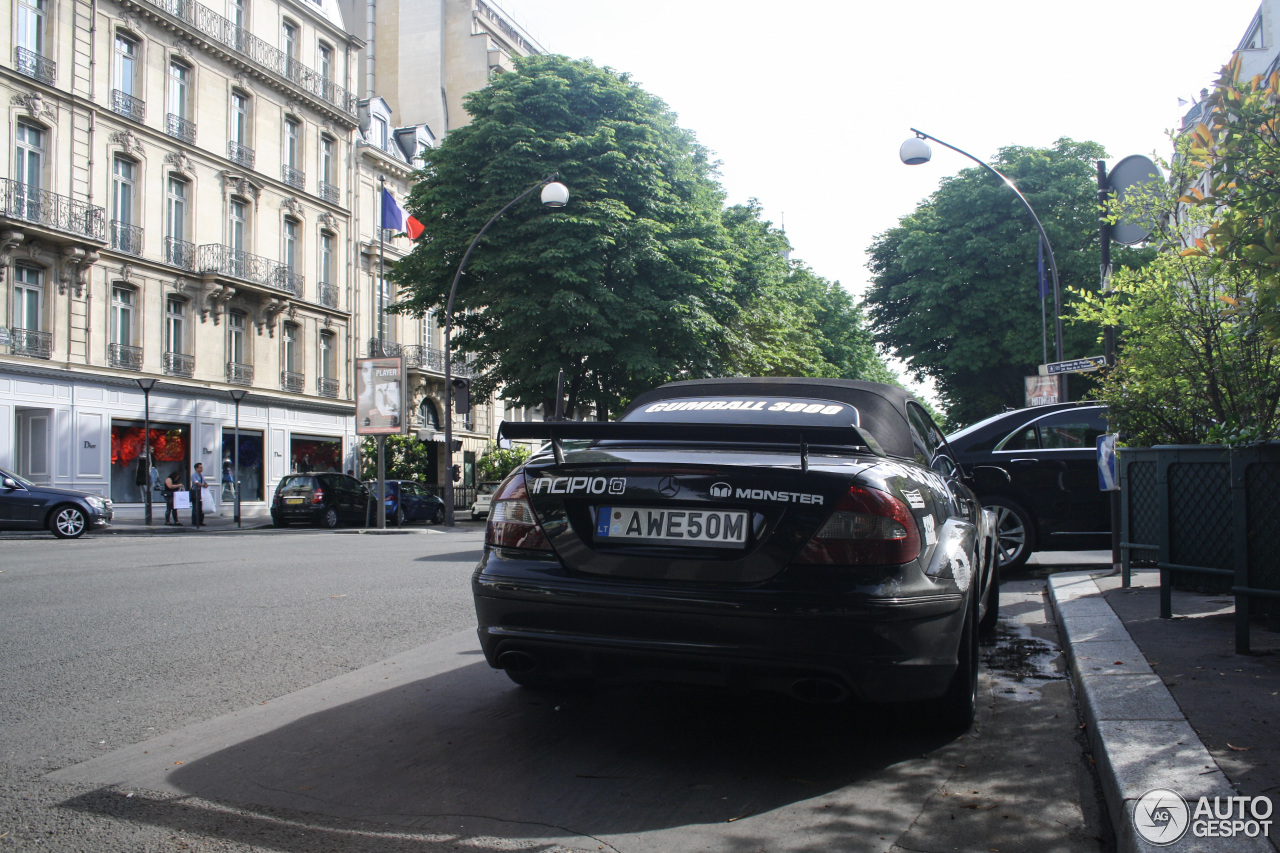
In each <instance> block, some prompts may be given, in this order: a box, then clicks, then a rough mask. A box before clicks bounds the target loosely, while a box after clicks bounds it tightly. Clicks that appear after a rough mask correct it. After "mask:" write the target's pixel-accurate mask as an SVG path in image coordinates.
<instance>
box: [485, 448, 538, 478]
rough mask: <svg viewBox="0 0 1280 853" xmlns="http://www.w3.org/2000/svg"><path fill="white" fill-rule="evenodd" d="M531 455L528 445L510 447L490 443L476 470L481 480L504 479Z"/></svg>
mask: <svg viewBox="0 0 1280 853" xmlns="http://www.w3.org/2000/svg"><path fill="white" fill-rule="evenodd" d="M529 455H530V451H529V448H528V446H526V445H523V444H513V445H511V447H509V448H506V447H494V446H493V445H489V446H488V447H487V448H485V451H484V456H481V457H480V459H479V461H477V462H476V472H477V473H478V475H479V478H480V481H481V482H485V481H488V480H504V479H506V476H507V475H508V474H510V473H511V472H512V471H514V470H515V469H516V468H518V467H520V466H521V465H523V464H524V461H525V460H526V459H528V458H529Z"/></svg>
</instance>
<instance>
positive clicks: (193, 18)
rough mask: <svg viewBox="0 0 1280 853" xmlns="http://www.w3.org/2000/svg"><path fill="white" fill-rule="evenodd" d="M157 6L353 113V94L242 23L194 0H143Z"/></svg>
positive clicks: (302, 87) (354, 103) (312, 92)
mask: <svg viewBox="0 0 1280 853" xmlns="http://www.w3.org/2000/svg"><path fill="white" fill-rule="evenodd" d="M146 2H148V3H150V4H151V5H152V6H155V7H156V8H157V9H161V10H163V11H164V12H166V13H168V14H169V15H171V16H173V17H174V18H177V19H178V20H179V21H181V22H182V23H184V24H186V25H187V26H189V27H191V28H193V29H196V30H198V31H200V32H201V33H203V34H204V35H206V36H209V37H210V38H212V39H214V40H215V41H218V42H221V43H222V44H224V45H226V46H227V47H229V48H231V49H232V50H234V51H236V52H237V53H239V54H241V55H243V56H245V57H246V58H248V59H249V60H251V61H252V62H254V63H255V64H257V65H259V66H261V67H262V68H264V69H266V70H267V71H270V72H272V73H274V74H276V75H278V76H280V77H281V78H283V79H284V80H287V81H289V82H290V83H292V84H293V85H294V86H296V87H298V88H299V89H302V90H303V91H305V92H307V93H308V94H310V95H314V96H315V97H317V98H319V99H320V100H322V101H325V102H326V103H329V104H331V105H333V106H334V107H337V108H338V109H339V110H342V111H343V112H344V113H346V114H348V115H351V116H354V115H355V114H356V97H355V95H354V94H352V93H350V92H348V91H347V90H346V89H344V88H342V87H341V86H339V85H337V84H335V83H334V82H333V81H332V80H328V79H326V78H325V77H324V76H323V75H322V74H320V73H319V72H317V71H314V70H312V69H310V68H308V67H306V66H305V65H302V64H301V63H299V62H297V61H296V60H290V59H289V57H288V56H287V55H286V54H285V52H284V51H282V50H280V49H279V48H276V47H272V46H271V45H269V44H267V43H266V42H265V41H263V40H262V39H260V38H258V37H257V36H255V35H253V34H252V33H250V32H249V31H247V30H245V29H244V28H243V27H237V26H236V25H235V24H233V23H232V22H231V21H229V20H227V19H226V18H224V17H222V16H221V15H219V14H218V13H216V12H214V11H213V10H212V9H210V8H209V7H207V6H204V5H201V4H200V3H196V2H194V0H146Z"/></svg>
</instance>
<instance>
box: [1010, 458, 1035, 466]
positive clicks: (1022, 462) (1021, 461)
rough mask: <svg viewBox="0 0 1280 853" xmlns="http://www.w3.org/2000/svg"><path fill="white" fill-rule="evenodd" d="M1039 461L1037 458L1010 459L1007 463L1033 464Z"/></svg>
mask: <svg viewBox="0 0 1280 853" xmlns="http://www.w3.org/2000/svg"><path fill="white" fill-rule="evenodd" d="M1039 461H1040V460H1039V459H1010V460H1009V464H1010V465H1034V464H1036V463H1037V462H1039Z"/></svg>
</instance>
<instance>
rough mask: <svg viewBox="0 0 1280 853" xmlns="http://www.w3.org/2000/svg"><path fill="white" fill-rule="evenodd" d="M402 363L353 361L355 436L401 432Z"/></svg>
mask: <svg viewBox="0 0 1280 853" xmlns="http://www.w3.org/2000/svg"><path fill="white" fill-rule="evenodd" d="M404 380H405V376H404V361H403V359H400V358H358V359H356V435H399V434H400V433H402V432H404V424H405V418H404V390H405V381H404Z"/></svg>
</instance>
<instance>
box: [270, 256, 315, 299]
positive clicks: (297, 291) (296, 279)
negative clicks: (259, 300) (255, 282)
mask: <svg viewBox="0 0 1280 853" xmlns="http://www.w3.org/2000/svg"><path fill="white" fill-rule="evenodd" d="M306 281H307V280H306V278H305V277H303V276H302V275H301V274H300V273H296V272H294V271H293V270H292V269H290V268H289V267H287V266H285V265H284V264H279V265H277V266H276V268H275V270H274V271H273V272H272V273H271V286H272V287H278V288H280V289H281V290H286V291H288V292H289V293H292V294H293V295H294V296H296V297H298V298H299V299H301V298H302V288H303V286H304V285H305V284H306Z"/></svg>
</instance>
